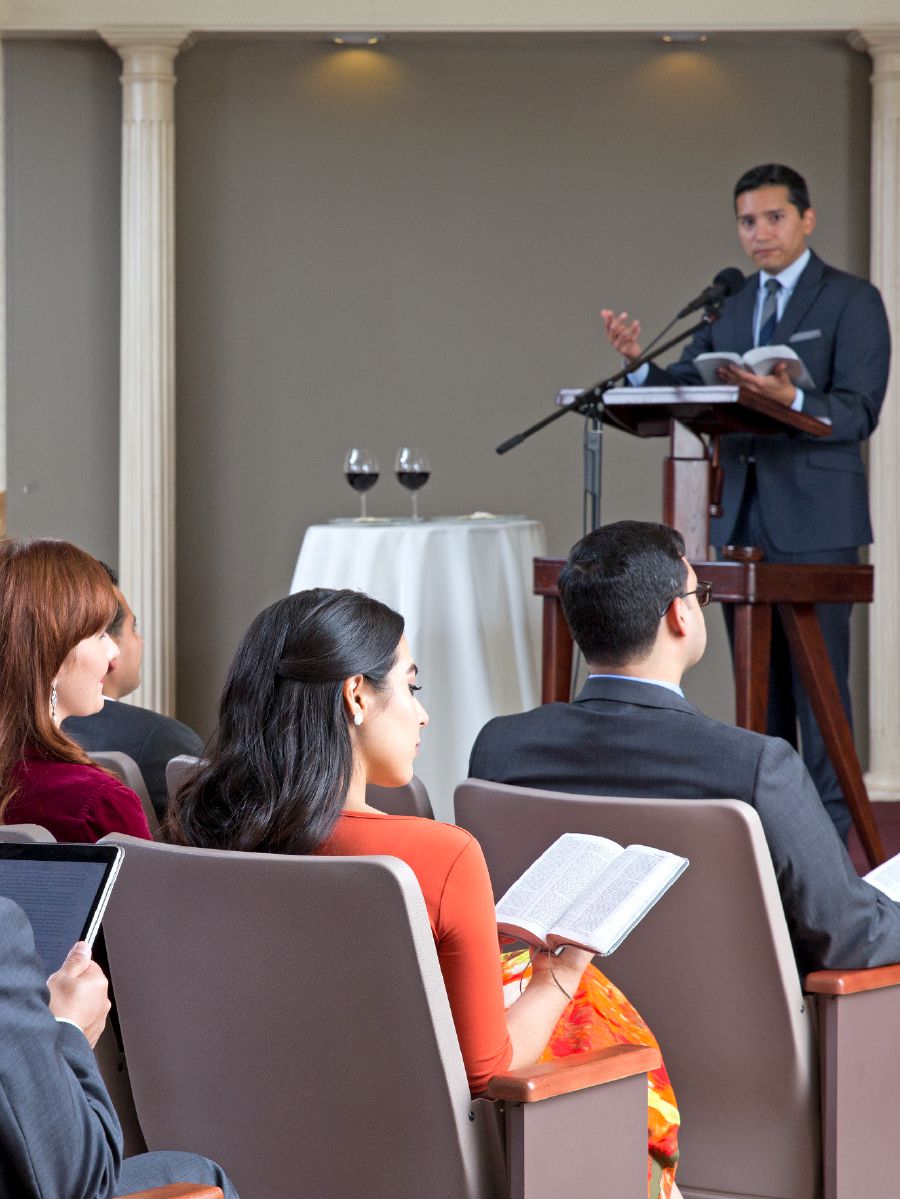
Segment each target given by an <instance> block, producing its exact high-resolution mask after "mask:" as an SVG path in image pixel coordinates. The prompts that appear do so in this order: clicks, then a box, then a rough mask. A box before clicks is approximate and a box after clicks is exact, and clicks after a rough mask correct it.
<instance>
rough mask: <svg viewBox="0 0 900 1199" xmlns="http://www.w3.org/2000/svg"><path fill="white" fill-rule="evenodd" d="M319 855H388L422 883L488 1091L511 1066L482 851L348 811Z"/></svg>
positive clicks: (470, 1058) (431, 824)
mask: <svg viewBox="0 0 900 1199" xmlns="http://www.w3.org/2000/svg"><path fill="white" fill-rule="evenodd" d="M319 852H320V853H328V854H336V855H339V856H342V857H343V856H347V857H352V856H355V855H357V854H361V855H365V854H389V855H390V856H391V857H395V858H400V859H402V861H404V862H406V864H407V865H408V866H410V867H412V870H413V873H414V874H415V876H416V878H417V879H418V880H419V886H420V887H421V888H422V894H423V896H424V897H425V907H426V908H427V910H428V919H429V921H430V923H431V932H432V935H433V936H434V941H435V945H436V947H437V954H438V961H439V963H440V967H441V973H442V974H443V976H444V985H445V986H446V988H447V998H448V999H449V1000H450V1011H451V1012H452V1014H453V1023H454V1025H455V1027H456V1035H457V1037H458V1038H459V1047H460V1049H461V1050H462V1056H463V1061H464V1062H465V1066H466V1074H467V1076H468V1079H469V1086H470V1087H471V1089H472V1092H473V1094H477V1093H478V1092H479V1091H483V1090H484V1089H485V1087H486V1086H487V1084H488V1082H489V1081H490V1079H491V1078H492V1077H493V1075H495V1074H499V1073H500V1072H501V1071H503V1070H506V1069H507V1068H508V1066H509V1063H510V1062H511V1060H512V1043H511V1041H510V1039H509V1033H508V1032H507V1030H506V1013H505V1012H504V1008H503V981H502V973H501V968H500V951H499V945H498V940H497V921H496V917H495V914H494V897H493V894H492V892H491V880H490V877H489V876H488V870H487V865H486V864H485V860H484V854H483V853H482V852H481V846H480V845H479V844H478V842H477V841H476V840H475V838H474V837H473V836H472V835H471V834H470V833H467V832H466V831H465V830H464V829H461V828H457V827H456V826H455V825H452V824H441V823H440V822H439V821H437V820H423V819H421V818H420V817H418V816H388V815H385V814H382V813H374V812H372V813H369V812H353V811H350V812H346V811H345V812H343V813H342V815H341V817H340V820H339V821H338V824H337V828H336V829H335V832H334V834H333V836H332V838H331V840H330V841H329V842H328V844H327V846H323V847H322V848H321V849H320V850H319Z"/></svg>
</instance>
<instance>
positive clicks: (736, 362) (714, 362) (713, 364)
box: [694, 346, 816, 391]
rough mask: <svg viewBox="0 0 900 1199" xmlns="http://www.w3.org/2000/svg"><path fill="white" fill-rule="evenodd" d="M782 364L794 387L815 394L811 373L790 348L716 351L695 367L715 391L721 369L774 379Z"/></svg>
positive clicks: (701, 357) (699, 358) (698, 360)
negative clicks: (774, 374)
mask: <svg viewBox="0 0 900 1199" xmlns="http://www.w3.org/2000/svg"><path fill="white" fill-rule="evenodd" d="M779 362H783V363H784V364H785V365H786V367H787V374H788V378H789V379H790V381H791V382H792V383H793V384H795V385H796V386H797V387H799V388H801V389H802V390H803V391H813V390H815V386H816V385H815V383H814V382H813V381H812V377H811V376H810V373H809V371H808V370H807V369H806V367H805V366H804V365H803V362H802V360H801V359H800V358H799V356H798V355H797V354H796V352H795V351H794V350H792V349H791V347H790V346H757V347H756V349H754V350H748V351H747V352H746V354H744V355H741V354H735V353H734V352H733V351H732V350H714V351H712V352H710V353H708V354H698V355H697V357H696V358H695V359H694V366H696V368H697V370H698V371H699V373H700V378H701V379H702V380H703V382H704V383H705V384H706V386H707V387H715V386H716V385H717V384H718V383H719V376H718V375H717V374H716V372H717V371H718V369H719V367H720V366H740V367H743V369H744V370H747V371H752V372H753V374H754V375H771V373H772V371H773V370H774V369H775V367H776V366H777V364H778V363H779Z"/></svg>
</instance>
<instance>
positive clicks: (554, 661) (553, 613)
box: [541, 595, 572, 704]
mask: <svg viewBox="0 0 900 1199" xmlns="http://www.w3.org/2000/svg"><path fill="white" fill-rule="evenodd" d="M541 651H542V659H541V703H542V704H552V703H556V702H560V703H568V702H569V700H570V699H571V698H572V697H571V694H570V693H571V690H572V634H571V633H570V632H569V626H568V624H567V623H566V618H565V616H563V610H562V604H561V603H560V602H559V598H558V597H557V596H555V595H545V596H544V629H543V636H542V638H541Z"/></svg>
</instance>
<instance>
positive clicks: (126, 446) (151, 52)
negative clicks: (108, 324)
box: [101, 29, 187, 714]
mask: <svg viewBox="0 0 900 1199" xmlns="http://www.w3.org/2000/svg"><path fill="white" fill-rule="evenodd" d="M101 32H102V36H103V37H104V38H105V40H106V41H107V42H109V44H110V45H111V46H113V47H114V49H116V50H117V51H118V53H119V54H120V55H121V58H122V62H123V65H124V70H123V72H122V76H121V80H122V91H123V95H122V268H121V271H122V309H121V333H120V339H121V367H120V370H121V397H120V405H121V410H120V413H121V415H120V432H119V446H120V448H119V573H120V576H121V584H122V590H123V592H124V593H125V595H126V596H127V598H128V600H129V602H130V604H131V606H132V608H133V609H134V611H135V612H136V613H137V614H138V618H139V621H140V624H141V626H142V630H143V635H144V663H143V671H142V683H141V686H140V688H139V689H138V691H137V692H135V694H134V696H133V699H134V701H135V702H136V703H139V704H143V705H144V706H145V707H148V708H154V709H155V710H156V711H158V712H165V713H168V714H173V713H174V710H175V230H174V217H175V74H174V71H173V65H174V62H175V56H176V55H177V54H178V51H179V50H180V49H181V48H182V46H183V45H184V44H185V42H186V40H187V30H181V29H141V30H134V29H130V30H103V31H101Z"/></svg>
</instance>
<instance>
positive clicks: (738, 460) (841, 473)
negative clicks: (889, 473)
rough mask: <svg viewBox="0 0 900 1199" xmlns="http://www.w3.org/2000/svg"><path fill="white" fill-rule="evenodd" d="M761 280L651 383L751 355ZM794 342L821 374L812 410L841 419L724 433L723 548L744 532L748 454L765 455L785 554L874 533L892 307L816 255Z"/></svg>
mask: <svg viewBox="0 0 900 1199" xmlns="http://www.w3.org/2000/svg"><path fill="white" fill-rule="evenodd" d="M758 287H759V276H758V274H754V275H751V276H750V277H749V278H748V279H747V281H746V283H745V284H744V286H743V288H742V289H741V291H739V292H738V293H737V295H735V296H732V297H730V298H729V299H728V300H727V301H726V302H725V305H724V307H723V308H722V315H721V317H720V318H719V320H717V321H716V322H715V324H713V325H711V326H709V327H707V328H706V329H704V330H703V331H701V333H700V334H698V335H697V336H696V337H695V338H694V339H693V341H691V342H690V344H689V345H688V346H687V348H686V349H685V351H684V353H683V354H682V356H681V359H680V360H679V361H678V362H677V363H675V364H673V365H672V366H670V367H668V368H666V370H661V369H660V368H659V367H655V366H651V367H650V374H649V376H648V378H647V385H648V386H659V385H661V384H667V383H668V384H672V383H686V384H691V385H696V384H698V383H700V382H701V379H700V376H699V374H698V373H697V370H696V367H695V366H694V365H693V362H694V358H696V356H697V355H698V354H703V353H706V352H707V351H710V350H735V351H736V352H737V353H740V354H743V353H744V352H745V351H746V350H749V349H750V348H751V347H752V345H753V312H754V304H755V302H756V296H757V289H758ZM772 344H773V345H785V344H786V345H790V346H791V348H792V349H793V350H795V351H796V352H797V354H798V355H799V356H800V357H801V358H802V359H803V361H804V363H805V364H806V368H807V370H808V371H809V373H810V375H811V376H812V378H813V380H814V381H815V384H816V387H815V390H814V391H807V392H806V393H805V396H804V402H803V411H804V412H807V413H808V414H809V415H810V416H816V417H819V418H828V419H829V420H830V421H831V427H832V434H831V436H830V437H813V436H811V435H809V434H805V433H786V434H775V435H773V436H770V437H749V436H746V435H744V434H731V435H730V436H728V437H723V438H722V439H721V443H720V446H721V463H722V466H723V468H724V471H725V488H724V494H723V497H722V504H723V515H722V516H721V517H719V518H717V519H716V520H714V521H713V522H712V527H711V538H712V543H713V545H727V544H728V543H729V541H730V539H731V534H732V532H733V530H734V523H735V520H736V518H737V514H738V509H739V506H740V500H741V496H742V495H743V492H744V482H745V478H746V472H747V459H748V458H749V457H751V456H752V457H753V458H754V459H755V461H756V477H757V484H758V492H759V503H760V509H761V515H762V520H763V525H764V527H765V529H766V532H767V533H768V535H769V537H770V538H771V539H772V541H773V543H774V544H775V546H776V547H777V548H778V549H779V550H781V551H782V552H785V553H795V552H799V551H804V552H805V551H813V550H814V551H819V550H829V549H844V548H849V547H850V546H856V545H867V544H868V543H869V542H870V541H871V540H872V527H871V524H870V522H869V501H868V494H867V490H866V478H865V473H864V470H863V463H862V457H861V455H860V442H862V441H865V440H866V438H867V437H869V436H870V435H871V433H872V431H873V430H874V428H875V426H876V425H877V424H878V414H879V411H880V409H881V404H882V401H883V399H884V393H885V389H886V387H887V378H888V367H889V365H890V352H891V339H890V329H889V326H888V321H887V316H886V314H885V311H884V304H883V303H882V301H881V296H880V294H879V293H878V291H877V289H876V288H875V287H873V286H872V284H871V283H868V282H867V281H866V280H865V279H858V278H857V277H856V276H855V275H848V274H846V273H845V272H844V271H839V270H836V269H835V268H834V267H831V266H828V265H827V264H826V263H824V262H822V260H821V259H820V258H817V257H816V255H815V254H813V255H812V256H811V258H810V261H809V263H808V264H807V267H806V270H804V272H803V274H802V275H801V276H800V278H799V280H798V281H797V286H796V287H795V289H794V292H793V294H792V296H791V298H790V300H789V301H788V304H787V307H786V308H785V310H784V314H783V315H782V318H781V321H780V322H779V324H778V326H777V328H776V329H775V333H774V335H773V337H772Z"/></svg>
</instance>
